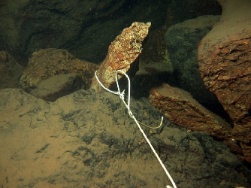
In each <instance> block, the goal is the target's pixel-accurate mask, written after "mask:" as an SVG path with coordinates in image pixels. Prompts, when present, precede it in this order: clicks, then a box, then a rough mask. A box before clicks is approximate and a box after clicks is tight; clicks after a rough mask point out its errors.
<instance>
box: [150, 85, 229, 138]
mask: <svg viewBox="0 0 251 188" xmlns="http://www.w3.org/2000/svg"><path fill="white" fill-rule="evenodd" d="M149 98H150V101H151V104H152V105H153V106H155V107H156V108H157V109H159V110H160V111H161V112H162V113H163V114H164V115H165V116H166V117H167V118H168V119H169V120H170V121H172V122H174V123H176V124H177V125H181V126H183V127H186V128H188V129H191V130H195V131H201V132H206V133H208V134H210V135H212V136H214V137H216V138H218V139H221V140H229V139H230V133H229V131H230V125H229V124H228V123H227V122H225V121H224V120H223V119H222V118H220V117H219V116H217V115H216V114H214V113H212V112H210V111H208V110H207V109H206V108H204V107H203V106H202V105H200V104H199V103H198V102H197V101H196V100H194V99H193V97H192V96H191V95H190V94H189V93H188V92H186V91H184V90H182V89H179V88H175V87H171V86H170V85H168V84H163V85H162V86H159V87H156V88H153V89H152V90H151V91H150V96H149Z"/></svg>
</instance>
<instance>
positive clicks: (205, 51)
mask: <svg viewBox="0 0 251 188" xmlns="http://www.w3.org/2000/svg"><path fill="white" fill-rule="evenodd" d="M220 4H221V5H222V9H223V13H222V16H221V19H220V22H219V23H218V24H216V25H215V26H214V28H213V29H212V31H210V32H209V33H208V34H207V35H206V36H205V37H204V38H203V40H202V41H201V43H200V45H199V49H198V61H199V66H200V71H201V76H202V78H203V80H204V83H205V85H206V86H207V88H208V89H209V90H210V91H211V92H213V93H214V94H215V95H216V96H217V98H218V100H219V102H220V103H221V104H222V106H223V107H224V109H225V110H226V112H227V113H228V114H229V116H230V118H231V119H232V121H233V123H234V128H233V131H232V134H233V137H234V139H235V140H237V141H240V142H244V143H245V145H246V144H247V145H248V146H249V147H246V148H249V149H245V150H243V151H244V156H247V158H250V157H251V155H250V153H251V149H250V145H251V116H250V111H251V66H250V65H251V11H250V7H251V1H250V0H221V1H220ZM241 145H242V144H241ZM247 150H250V151H247ZM245 153H246V154H245ZM247 153H249V154H247Z"/></svg>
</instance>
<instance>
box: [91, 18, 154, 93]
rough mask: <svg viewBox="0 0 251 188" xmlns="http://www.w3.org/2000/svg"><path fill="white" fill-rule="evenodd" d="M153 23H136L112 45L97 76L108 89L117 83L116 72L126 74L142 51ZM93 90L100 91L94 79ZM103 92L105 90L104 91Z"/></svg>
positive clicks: (124, 31)
mask: <svg viewBox="0 0 251 188" xmlns="http://www.w3.org/2000/svg"><path fill="white" fill-rule="evenodd" d="M150 26H151V23H150V22H148V23H143V22H134V23H132V25H131V26H130V27H128V28H125V29H124V30H123V31H122V33H121V34H120V35H118V36H117V37H116V38H115V40H114V41H113V42H112V43H111V44H110V46H109V48H108V53H107V55H106V58H105V60H104V61H103V62H102V64H101V65H100V67H99V69H98V71H97V76H98V78H99V81H100V82H101V83H102V84H103V85H104V86H105V87H107V88H109V87H110V86H111V85H112V84H113V83H114V82H115V72H116V71H118V70H120V71H123V72H124V73H126V72H127V71H128V70H129V68H130V66H131V64H132V63H133V62H134V61H135V59H136V58H137V57H138V56H139V54H140V53H141V50H142V42H143V40H144V39H145V37H146V36H147V34H148V31H149V27H150ZM91 88H93V89H95V90H96V91H99V90H100V89H102V88H101V86H100V84H99V83H98V81H97V80H96V78H93V82H92V85H91ZM102 90H103V89H102Z"/></svg>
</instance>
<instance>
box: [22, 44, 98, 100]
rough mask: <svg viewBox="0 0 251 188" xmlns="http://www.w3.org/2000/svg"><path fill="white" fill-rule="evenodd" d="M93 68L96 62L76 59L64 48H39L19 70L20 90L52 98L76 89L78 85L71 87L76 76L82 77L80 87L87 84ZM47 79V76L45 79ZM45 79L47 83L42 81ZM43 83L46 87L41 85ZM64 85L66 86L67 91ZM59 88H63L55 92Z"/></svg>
mask: <svg viewBox="0 0 251 188" xmlns="http://www.w3.org/2000/svg"><path fill="white" fill-rule="evenodd" d="M97 69H98V65H96V64H93V63H90V62H87V61H83V60H79V59H77V58H75V57H74V56H73V55H71V54H70V53H69V52H68V51H67V50H63V49H54V48H49V49H42V50H39V51H36V52H34V53H33V54H32V57H31V58H30V59H29V62H28V65H27V67H26V68H25V69H24V71H23V73H22V76H21V78H20V84H21V86H22V88H23V89H24V90H26V91H28V92H30V93H33V94H34V95H35V96H37V97H39V98H43V99H49V100H55V99H56V98H58V97H60V96H63V95H65V94H66V93H70V92H72V91H75V90H77V89H79V87H77V88H74V84H75V83H76V81H77V80H82V85H83V88H89V86H90V84H91V79H92V77H93V75H94V71H95V70H97ZM59 75H61V78H60V81H58V80H57V79H58V78H59ZM66 75H68V76H69V77H68V76H66ZM55 76H57V77H55ZM51 77H54V78H55V79H52V78H51ZM47 79H50V80H49V81H46V80H47ZM69 79H70V80H69ZM64 80H65V82H64ZM42 82H43V83H42ZM45 82H47V83H48V84H45ZM53 83H54V84H53ZM40 84H42V86H39V85H40ZM45 85H46V87H44V86H45ZM59 85H60V86H59ZM71 85H72V86H71ZM66 86H67V88H68V89H67V92H66V89H65V87H66ZM42 88H43V89H42ZM34 90H36V91H34ZM60 91H61V92H62V91H64V92H62V93H61V94H59V93H60ZM49 96H50V97H49ZM52 96H54V97H52ZM56 96H57V97H56Z"/></svg>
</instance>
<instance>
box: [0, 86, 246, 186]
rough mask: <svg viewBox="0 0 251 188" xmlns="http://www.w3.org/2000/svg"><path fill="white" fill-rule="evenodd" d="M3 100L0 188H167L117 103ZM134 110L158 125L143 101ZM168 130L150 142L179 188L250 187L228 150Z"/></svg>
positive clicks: (106, 98)
mask: <svg viewBox="0 0 251 188" xmlns="http://www.w3.org/2000/svg"><path fill="white" fill-rule="evenodd" d="M0 98H1V100H0V117H1V118H0V137H1V139H0V174H1V176H0V186H1V187H20V188H27V187H36V188H44V187H125V188H126V187H127V188H128V187H165V186H166V185H167V184H170V183H169V181H168V179H167V177H166V176H165V173H164V171H163V170H162V168H161V167H160V165H159V164H158V162H157V160H156V158H155V157H154V155H153V153H152V152H151V151H150V148H149V147H148V145H147V143H146V142H145V141H144V139H143V136H142V134H141V133H140V131H139V130H138V128H137V126H136V125H135V123H134V121H133V120H132V119H130V118H129V116H128V114H127V111H126V110H125V107H124V105H123V103H122V102H121V101H120V99H119V98H118V96H115V95H112V94H108V93H103V94H102V95H99V94H97V93H95V92H91V91H84V90H81V91H78V92H75V93H73V94H71V95H68V96H65V97H62V98H60V99H58V100H56V101H55V102H45V101H44V100H41V99H37V98H35V97H33V96H32V95H30V94H27V93H25V92H24V91H23V90H21V89H3V90H0ZM131 105H132V111H133V112H134V113H135V116H136V117H137V118H138V119H139V121H140V122H143V123H146V124H147V125H149V126H155V125H158V124H159V118H160V114H159V113H157V112H156V111H155V110H154V109H153V108H152V107H151V105H150V104H149V103H147V102H146V100H141V101H136V100H133V99H132V101H131ZM163 125H164V126H163V128H162V131H160V133H159V134H153V135H150V134H149V135H148V136H149V138H150V140H151V142H152V144H153V146H154V147H155V148H156V150H157V153H158V154H159V155H160V157H161V159H162V160H163V162H164V164H165V166H166V167H167V169H168V170H169V172H170V173H171V175H172V177H173V178H174V180H175V182H176V183H177V186H178V187H180V188H188V187H189V188H190V187H191V188H193V187H205V188H212V187H222V188H226V187H236V186H239V187H241V186H242V187H247V186H248V185H250V183H251V182H250V180H251V177H250V174H251V172H250V171H249V170H247V169H246V168H245V167H244V166H243V165H242V164H241V163H240V161H239V160H238V159H237V158H236V156H235V155H233V154H231V153H230V152H229V150H228V149H227V148H226V146H224V145H223V144H221V143H219V142H216V141H214V140H213V139H212V138H210V137H209V136H207V135H205V134H203V133H196V132H186V130H182V129H180V128H177V127H176V126H174V125H172V124H170V123H169V122H168V121H167V120H166V119H164V124H163ZM143 128H144V127H143ZM144 129H145V130H146V131H148V130H149V129H148V128H144Z"/></svg>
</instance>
